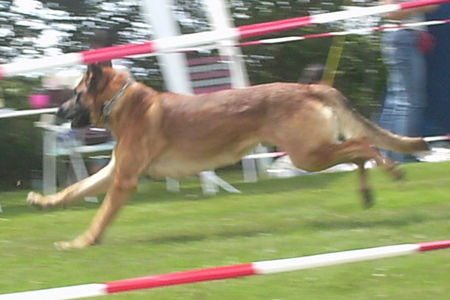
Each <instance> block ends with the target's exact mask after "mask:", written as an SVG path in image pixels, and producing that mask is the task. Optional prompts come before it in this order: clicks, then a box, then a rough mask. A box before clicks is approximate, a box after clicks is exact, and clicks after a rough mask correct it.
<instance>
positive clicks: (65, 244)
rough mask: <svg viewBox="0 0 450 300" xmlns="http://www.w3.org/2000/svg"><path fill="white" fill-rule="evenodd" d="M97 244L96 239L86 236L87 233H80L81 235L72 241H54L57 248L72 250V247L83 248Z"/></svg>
mask: <svg viewBox="0 0 450 300" xmlns="http://www.w3.org/2000/svg"><path fill="white" fill-rule="evenodd" d="M94 244H96V242H95V240H92V239H91V238H88V237H86V236H85V235H80V236H79V237H77V238H75V239H73V240H71V241H62V242H56V243H54V246H55V248H56V249H57V250H71V249H82V248H85V247H88V246H91V245H94Z"/></svg>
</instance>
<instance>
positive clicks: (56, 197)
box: [27, 153, 115, 207]
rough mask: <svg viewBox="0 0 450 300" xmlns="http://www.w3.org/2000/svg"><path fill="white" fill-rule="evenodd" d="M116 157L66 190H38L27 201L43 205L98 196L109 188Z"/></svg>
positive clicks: (61, 203) (31, 193)
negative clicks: (45, 191) (46, 192)
mask: <svg viewBox="0 0 450 300" xmlns="http://www.w3.org/2000/svg"><path fill="white" fill-rule="evenodd" d="M114 168H115V159H114V153H113V155H112V158H111V160H110V162H109V163H108V165H106V166H105V167H104V168H103V169H101V170H100V171H98V172H97V173H95V174H93V175H92V176H89V177H88V178H85V179H83V180H81V181H79V182H77V183H75V184H73V185H71V186H69V187H67V188H65V189H64V190H62V191H60V192H58V193H55V194H52V195H46V196H44V195H41V194H39V193H36V192H30V193H28V197H27V202H28V203H29V204H33V205H39V206H42V207H49V206H57V205H68V204H70V203H73V202H75V201H77V200H80V199H83V198H84V197H88V196H96V195H98V194H101V193H104V192H106V191H107V190H108V187H109V186H110V185H111V183H112V179H113V176H114Z"/></svg>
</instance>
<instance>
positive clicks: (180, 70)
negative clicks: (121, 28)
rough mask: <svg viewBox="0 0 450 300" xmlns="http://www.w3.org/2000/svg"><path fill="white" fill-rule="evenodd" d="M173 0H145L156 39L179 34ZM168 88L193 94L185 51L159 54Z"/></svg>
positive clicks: (145, 13) (145, 8) (149, 21)
mask: <svg viewBox="0 0 450 300" xmlns="http://www.w3.org/2000/svg"><path fill="white" fill-rule="evenodd" d="M172 6H173V3H172V0H144V1H142V10H143V16H144V18H145V20H146V21H147V22H148V23H149V24H150V25H151V26H152V28H153V30H154V35H155V38H156V39H161V38H167V37H173V36H179V35H180V30H179V28H178V26H177V23H176V20H175V19H174V17H173V14H172V9H171V7H172ZM157 58H158V62H159V65H160V67H161V71H162V73H163V76H164V82H165V84H166V86H167V89H168V90H169V91H171V92H174V93H182V94H191V93H192V87H191V84H190V79H189V75H188V72H187V70H188V68H187V63H186V57H185V55H184V54H183V53H163V54H159V55H158V56H157Z"/></svg>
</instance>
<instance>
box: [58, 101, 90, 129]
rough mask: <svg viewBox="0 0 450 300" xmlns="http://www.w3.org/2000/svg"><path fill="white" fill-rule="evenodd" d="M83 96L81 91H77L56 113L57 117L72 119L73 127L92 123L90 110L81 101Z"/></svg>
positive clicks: (81, 126)
mask: <svg viewBox="0 0 450 300" xmlns="http://www.w3.org/2000/svg"><path fill="white" fill-rule="evenodd" d="M81 96H82V95H81V93H76V94H75V95H74V96H73V97H72V98H70V99H69V100H67V101H66V102H64V103H63V104H62V105H61V106H60V107H59V109H58V111H57V113H56V117H57V118H59V119H64V120H71V121H72V124H71V127H72V128H83V127H87V126H89V125H91V117H90V112H89V110H88V109H87V108H86V106H84V105H83V103H82V102H81Z"/></svg>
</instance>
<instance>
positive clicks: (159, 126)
mask: <svg viewBox="0 0 450 300" xmlns="http://www.w3.org/2000/svg"><path fill="white" fill-rule="evenodd" d="M58 115H60V116H62V117H64V118H67V119H72V125H73V126H74V127H81V126H86V125H88V124H89V123H93V124H95V125H96V126H103V127H107V128H109V129H110V130H111V131H112V132H113V134H114V136H115V138H116V140H117V144H116V147H115V150H114V151H113V154H112V159H111V161H110V162H109V164H108V165H107V166H106V167H104V168H103V169H102V170H100V171H99V172H97V173H95V174H94V175H92V176H91V177H88V178H86V179H84V180H82V181H80V182H78V183H75V184H73V185H72V186H69V187H67V188H66V189H64V190H62V191H60V192H58V193H56V194H53V195H48V196H42V195H40V194H38V193H35V192H30V193H29V195H28V202H29V203H31V204H35V205H39V206H44V207H49V206H56V205H67V204H70V203H72V202H75V201H77V200H80V199H83V198H84V197H86V196H93V195H97V194H100V193H103V192H107V194H106V197H105V199H104V201H103V203H102V205H101V207H100V209H99V211H98V213H97V214H96V216H95V218H94V220H93V222H92V224H91V226H90V228H89V229H88V230H87V231H86V232H85V233H83V234H82V235H80V236H78V237H77V238H75V239H74V240H72V241H68V242H59V243H57V247H59V248H61V249H69V248H83V247H86V246H89V245H93V244H95V243H97V242H99V241H100V239H101V237H102V235H103V233H104V231H105V229H106V227H107V226H108V225H109V224H110V223H111V222H112V220H113V219H114V217H115V216H116V214H117V212H118V211H119V210H120V208H121V207H122V206H123V205H124V204H125V203H126V202H127V200H128V199H129V197H130V196H131V194H132V193H133V192H134V190H135V189H136V187H137V184H138V178H139V176H140V175H141V174H142V173H147V174H150V175H151V176H153V177H172V178H178V177H184V176H188V175H193V174H198V173H199V172H201V171H204V170H213V169H216V168H218V167H222V166H226V165H229V164H233V163H235V162H237V161H239V160H240V158H241V157H242V156H243V155H245V154H246V153H247V152H248V151H250V150H251V149H253V147H255V145H257V144H258V143H261V142H263V143H270V144H274V145H277V146H278V147H279V148H280V149H282V150H283V151H286V152H287V154H288V155H289V156H290V158H291V160H292V162H293V164H294V165H295V166H296V167H298V168H300V169H303V170H307V171H320V170H323V169H326V168H329V167H331V166H334V165H336V164H340V163H348V162H351V163H355V164H356V165H357V166H358V173H359V176H360V189H361V192H362V197H363V201H364V202H363V203H365V206H370V205H372V201H373V200H372V196H371V192H370V188H369V185H368V183H367V177H366V176H367V174H366V170H365V169H364V163H365V162H366V161H367V160H371V159H373V160H375V162H376V163H377V165H378V166H380V167H382V168H383V169H385V170H386V171H387V172H388V173H390V174H391V175H393V176H394V177H395V178H397V177H399V176H400V175H401V174H400V172H399V171H398V170H397V169H396V168H395V166H394V164H393V162H391V161H389V160H386V159H384V158H382V156H381V155H380V153H379V152H378V150H377V149H376V148H375V147H374V146H377V147H380V148H384V149H389V150H393V151H397V152H402V153H413V152H418V151H423V150H428V146H427V143H426V142H425V141H424V140H423V139H422V138H410V137H402V136H398V135H395V134H393V133H391V132H389V131H386V130H384V129H382V128H380V127H378V126H377V125H375V124H373V123H372V122H370V121H369V120H367V119H365V118H364V117H362V116H361V115H359V114H358V113H356V112H355V111H354V110H352V109H351V108H350V107H349V105H348V103H347V100H346V99H345V97H344V96H343V95H342V94H341V93H340V92H338V91H337V90H336V89H334V88H332V87H329V86H327V85H320V84H309V85H302V84H296V83H271V84H263V85H257V86H252V87H248V88H243V89H232V90H225V91H220V92H215V93H209V94H202V95H195V96H191V95H181V94H175V93H168V92H158V91H156V90H154V89H152V88H150V87H148V86H145V85H144V84H142V83H139V82H136V81H134V80H133V79H131V77H130V74H129V73H128V72H118V71H115V70H114V69H113V68H111V67H109V66H102V65H99V64H93V65H90V66H89V68H88V71H87V72H86V74H85V75H84V77H83V79H82V80H81V82H80V83H79V84H78V86H77V87H76V89H75V96H74V97H73V98H72V99H71V100H69V101H67V102H66V103H65V104H64V105H63V106H62V107H61V108H60V110H59V112H58Z"/></svg>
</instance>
